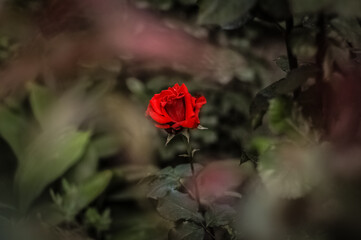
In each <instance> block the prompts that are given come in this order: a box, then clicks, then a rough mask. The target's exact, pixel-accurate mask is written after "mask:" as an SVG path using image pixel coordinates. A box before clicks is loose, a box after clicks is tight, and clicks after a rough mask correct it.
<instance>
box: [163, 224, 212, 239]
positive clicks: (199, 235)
mask: <svg viewBox="0 0 361 240" xmlns="http://www.w3.org/2000/svg"><path fill="white" fill-rule="evenodd" d="M204 234H205V231H204V229H203V228H202V227H201V226H199V225H197V224H195V223H193V222H187V221H186V222H182V223H180V224H178V225H177V226H176V227H175V228H173V229H172V230H171V231H170V232H169V239H170V240H201V239H204Z"/></svg>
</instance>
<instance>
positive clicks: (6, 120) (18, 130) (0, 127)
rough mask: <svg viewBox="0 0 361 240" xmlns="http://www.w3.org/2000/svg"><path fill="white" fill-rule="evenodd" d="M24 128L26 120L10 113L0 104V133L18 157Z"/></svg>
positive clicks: (21, 146)
mask: <svg viewBox="0 0 361 240" xmlns="http://www.w3.org/2000/svg"><path fill="white" fill-rule="evenodd" d="M26 129H27V122H26V120H24V119H23V118H22V117H20V116H17V115H16V114H14V113H12V112H11V111H10V110H9V109H8V108H5V107H4V106H0V135H1V137H2V138H4V139H5V141H6V142H7V143H8V144H9V145H10V147H11V148H12V150H13V151H14V153H15V155H16V156H17V157H18V158H20V155H21V153H22V151H23V148H24V143H23V137H24V133H25V132H26Z"/></svg>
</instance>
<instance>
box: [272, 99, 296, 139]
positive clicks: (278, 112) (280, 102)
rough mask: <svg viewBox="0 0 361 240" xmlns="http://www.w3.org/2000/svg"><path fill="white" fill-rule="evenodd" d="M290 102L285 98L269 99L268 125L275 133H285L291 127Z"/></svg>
mask: <svg viewBox="0 0 361 240" xmlns="http://www.w3.org/2000/svg"><path fill="white" fill-rule="evenodd" d="M291 113H292V103H291V102H290V101H287V99H285V98H281V97H278V98H274V99H272V100H270V106H269V108H268V117H269V126H270V128H271V130H272V131H273V132H275V133H277V134H280V133H286V132H287V131H289V130H290V129H291V126H290V124H289V121H290V119H291Z"/></svg>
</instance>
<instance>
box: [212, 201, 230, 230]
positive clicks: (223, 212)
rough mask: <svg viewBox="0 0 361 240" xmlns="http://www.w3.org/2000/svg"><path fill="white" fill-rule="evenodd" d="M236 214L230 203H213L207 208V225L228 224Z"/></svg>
mask: <svg viewBox="0 0 361 240" xmlns="http://www.w3.org/2000/svg"><path fill="white" fill-rule="evenodd" d="M235 214H236V211H235V210H234V209H233V208H232V207H230V206H229V205H225V204H218V205H213V206H211V207H210V208H209V209H208V210H207V212H206V214H205V219H206V223H207V226H209V227H219V226H224V225H228V224H229V223H230V222H231V221H232V220H233V218H234V217H235Z"/></svg>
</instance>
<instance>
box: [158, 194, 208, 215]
mask: <svg viewBox="0 0 361 240" xmlns="http://www.w3.org/2000/svg"><path fill="white" fill-rule="evenodd" d="M157 211H158V212H159V214H160V215H161V216H162V217H164V218H166V219H168V220H171V221H178V220H180V219H184V220H189V219H192V220H193V221H197V222H201V221H202V220H203V217H202V215H201V214H200V213H199V212H198V204H197V202H196V201H194V200H193V199H191V198H190V197H189V195H188V194H184V193H181V192H178V191H170V192H169V193H168V195H167V196H165V197H164V198H162V199H160V200H159V202H158V206H157Z"/></svg>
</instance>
